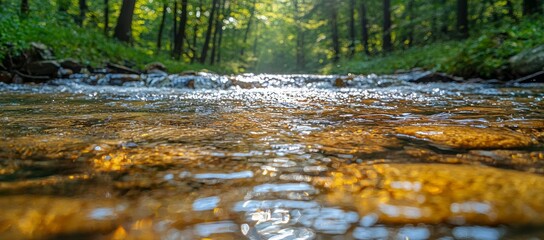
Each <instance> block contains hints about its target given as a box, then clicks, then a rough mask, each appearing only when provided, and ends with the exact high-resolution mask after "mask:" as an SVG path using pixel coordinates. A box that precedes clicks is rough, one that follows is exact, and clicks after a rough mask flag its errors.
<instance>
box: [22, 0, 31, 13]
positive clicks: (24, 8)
mask: <svg viewBox="0 0 544 240" xmlns="http://www.w3.org/2000/svg"><path fill="white" fill-rule="evenodd" d="M29 11H30V7H29V6H28V0H21V13H22V14H23V15H28V12H29Z"/></svg>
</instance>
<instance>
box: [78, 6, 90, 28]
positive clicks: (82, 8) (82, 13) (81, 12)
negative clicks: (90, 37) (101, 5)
mask: <svg viewBox="0 0 544 240" xmlns="http://www.w3.org/2000/svg"><path fill="white" fill-rule="evenodd" d="M87 11H89V6H87V1H86V0H79V18H78V19H77V23H78V25H79V26H80V27H83V23H84V22H85V17H86V16H87Z"/></svg>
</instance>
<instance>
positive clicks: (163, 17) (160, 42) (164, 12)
mask: <svg viewBox="0 0 544 240" xmlns="http://www.w3.org/2000/svg"><path fill="white" fill-rule="evenodd" d="M167 9H168V4H166V3H164V4H163V6H162V18H161V24H160V25H159V34H158V36H157V53H160V52H161V48H162V33H163V31H164V24H165V23H166V13H167Z"/></svg>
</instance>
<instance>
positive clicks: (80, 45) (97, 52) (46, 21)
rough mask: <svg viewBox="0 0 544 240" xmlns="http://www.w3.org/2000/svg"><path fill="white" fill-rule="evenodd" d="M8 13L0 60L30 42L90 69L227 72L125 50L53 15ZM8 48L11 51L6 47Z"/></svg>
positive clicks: (0, 20) (1, 15)
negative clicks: (129, 66)
mask: <svg viewBox="0 0 544 240" xmlns="http://www.w3.org/2000/svg"><path fill="white" fill-rule="evenodd" d="M9 9H10V8H4V9H3V10H0V29H2V30H1V31H0V59H3V58H4V56H5V55H6V54H7V53H8V52H12V53H14V54H18V53H21V52H22V51H23V50H24V49H26V48H28V47H29V45H30V43H31V42H41V43H44V44H45V45H47V46H49V47H51V48H52V49H53V51H54V53H55V55H56V57H57V58H59V59H63V58H74V59H76V60H79V61H81V62H82V63H84V64H89V65H92V66H102V65H103V64H105V63H106V62H113V63H123V62H126V61H128V62H132V63H135V64H136V66H137V67H138V68H143V67H144V66H145V65H146V64H148V63H150V62H156V61H158V62H162V63H164V64H165V65H166V66H167V67H168V69H169V71H170V72H181V71H185V70H195V69H197V70H198V69H208V70H211V71H215V72H222V73H223V72H231V71H229V70H225V69H222V68H219V67H210V66H204V65H195V64H193V65H189V64H184V63H181V62H177V61H174V60H172V59H171V58H170V57H169V56H168V55H166V54H161V55H155V54H153V52H150V51H148V50H146V49H144V48H142V47H139V46H129V45H125V44H122V43H119V42H117V41H115V40H113V39H110V38H108V37H106V36H104V34H103V32H101V31H100V30H99V29H92V28H91V29H83V28H80V27H78V26H76V25H75V24H74V23H73V22H71V21H64V20H63V21H60V20H59V19H58V17H59V16H57V15H54V16H51V17H47V18H44V17H43V16H33V15H32V14H31V15H30V16H28V17H25V18H23V17H19V16H18V14H17V13H16V12H15V11H13V10H11V11H10V10H9ZM11 9H14V8H11ZM10 45H11V46H12V47H11V48H10V47H8V46H10Z"/></svg>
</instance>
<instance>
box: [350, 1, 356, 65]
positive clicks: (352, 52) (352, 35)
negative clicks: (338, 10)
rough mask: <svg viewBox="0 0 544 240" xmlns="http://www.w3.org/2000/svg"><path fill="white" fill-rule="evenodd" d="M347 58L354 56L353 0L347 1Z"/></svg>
mask: <svg viewBox="0 0 544 240" xmlns="http://www.w3.org/2000/svg"><path fill="white" fill-rule="evenodd" d="M349 38H350V43H349V57H350V58H351V57H353V55H355V0H350V1H349Z"/></svg>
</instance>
